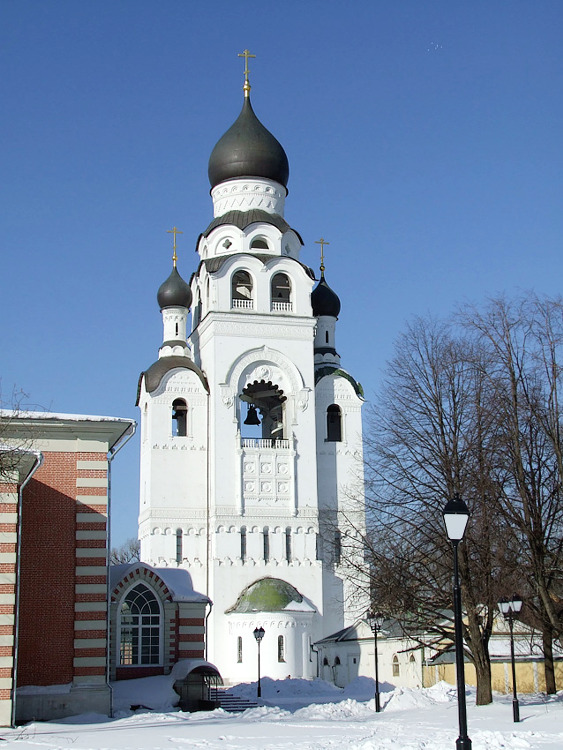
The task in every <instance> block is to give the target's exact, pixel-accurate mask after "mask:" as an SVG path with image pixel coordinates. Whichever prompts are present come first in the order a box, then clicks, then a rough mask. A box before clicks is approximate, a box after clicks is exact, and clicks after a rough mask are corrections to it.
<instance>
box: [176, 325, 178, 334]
mask: <svg viewBox="0 0 563 750" xmlns="http://www.w3.org/2000/svg"><path fill="white" fill-rule="evenodd" d="M177 335H178V323H176V336H177Z"/></svg>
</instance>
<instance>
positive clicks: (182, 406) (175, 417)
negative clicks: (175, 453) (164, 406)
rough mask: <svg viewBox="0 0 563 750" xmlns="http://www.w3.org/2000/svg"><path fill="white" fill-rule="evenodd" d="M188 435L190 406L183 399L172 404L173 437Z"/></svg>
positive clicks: (178, 399)
mask: <svg viewBox="0 0 563 750" xmlns="http://www.w3.org/2000/svg"><path fill="white" fill-rule="evenodd" d="M187 434H188V405H187V404H186V402H185V401H184V399H183V398H177V399H176V400H175V401H173V403H172V435H174V437H185V436H186V435H187Z"/></svg>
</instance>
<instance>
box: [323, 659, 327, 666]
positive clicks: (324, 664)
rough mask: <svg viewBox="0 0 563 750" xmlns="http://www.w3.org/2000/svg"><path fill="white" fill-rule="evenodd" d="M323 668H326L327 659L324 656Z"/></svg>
mask: <svg viewBox="0 0 563 750" xmlns="http://www.w3.org/2000/svg"><path fill="white" fill-rule="evenodd" d="M323 667H328V659H327V658H326V656H325V657H324V659H323Z"/></svg>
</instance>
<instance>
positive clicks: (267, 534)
mask: <svg viewBox="0 0 563 750" xmlns="http://www.w3.org/2000/svg"><path fill="white" fill-rule="evenodd" d="M269 561H270V532H269V530H268V528H265V529H264V562H265V563H267V562H269Z"/></svg>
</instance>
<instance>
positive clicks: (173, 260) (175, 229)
mask: <svg viewBox="0 0 563 750" xmlns="http://www.w3.org/2000/svg"><path fill="white" fill-rule="evenodd" d="M166 234H173V235H174V242H173V243H172V249H173V250H174V253H173V255H172V263H173V264H174V268H176V261H177V260H178V256H177V255H176V235H177V234H184V233H183V232H181V231H180V230H179V229H177V228H176V227H172V229H167V230H166Z"/></svg>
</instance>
